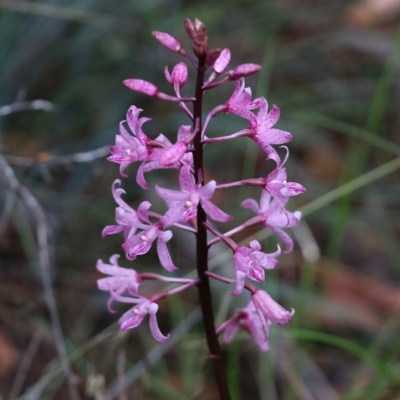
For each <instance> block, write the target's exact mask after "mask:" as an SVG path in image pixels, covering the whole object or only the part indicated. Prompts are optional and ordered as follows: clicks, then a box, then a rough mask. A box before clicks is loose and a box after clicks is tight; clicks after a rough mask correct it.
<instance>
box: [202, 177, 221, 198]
mask: <svg viewBox="0 0 400 400" xmlns="http://www.w3.org/2000/svg"><path fill="white" fill-rule="evenodd" d="M216 186H217V183H216V182H215V181H210V182H208V183H207V184H206V185H204V186H202V187H201V188H199V190H198V192H199V196H200V198H201V199H202V200H210V199H211V197H212V196H213V194H214V192H215V187H216Z"/></svg>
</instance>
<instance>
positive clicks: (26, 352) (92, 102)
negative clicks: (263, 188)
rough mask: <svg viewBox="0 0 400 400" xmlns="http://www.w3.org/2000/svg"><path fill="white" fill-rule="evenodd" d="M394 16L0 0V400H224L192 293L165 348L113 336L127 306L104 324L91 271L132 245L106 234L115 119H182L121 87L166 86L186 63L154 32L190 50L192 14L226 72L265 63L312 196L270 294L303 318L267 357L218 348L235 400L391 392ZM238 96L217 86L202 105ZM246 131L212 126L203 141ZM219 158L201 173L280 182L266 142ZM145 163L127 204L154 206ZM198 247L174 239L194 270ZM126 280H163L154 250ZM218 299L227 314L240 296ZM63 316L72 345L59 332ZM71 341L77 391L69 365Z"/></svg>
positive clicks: (239, 1) (384, 11)
mask: <svg viewBox="0 0 400 400" xmlns="http://www.w3.org/2000/svg"><path fill="white" fill-rule="evenodd" d="M399 11H400V3H399V2H398V1H396V0H392V1H390V0H385V1H383V0H376V1H373V0H364V1H361V2H357V3H356V2H354V1H335V2H333V1H332V2H329V1H325V2H320V1H316V0H314V1H313V0H309V1H300V0H289V1H285V2H279V1H251V0H234V1H232V0H231V1H220V2H215V1H211V0H203V1H202V2H190V1H183V0H181V1H179V0H165V1H161V0H158V1H157V0H149V1H134V0H131V1H128V0H120V1H118V2H110V1H106V0H58V1H56V0H54V1H51V0H48V1H45V0H41V1H25V0H14V1H12V0H0V38H1V39H0V146H1V147H0V151H1V154H2V157H1V160H2V161H1V165H0V197H1V215H0V397H1V398H2V399H16V398H20V399H22V398H24V399H69V398H73V395H72V394H71V393H73V390H72V391H71V387H74V386H75V387H76V388H77V392H78V393H79V397H80V398H82V399H96V400H100V399H110V398H116V399H120V400H126V399H128V398H129V399H170V398H171V399H211V400H212V399H216V398H217V397H216V393H215V390H214V388H213V382H212V377H211V371H209V370H208V367H206V366H205V365H208V364H207V362H206V359H205V357H206V355H207V353H206V345H205V342H204V338H203V336H202V328H201V324H200V315H199V311H198V309H197V306H196V292H195V290H193V291H191V292H190V293H188V294H185V295H184V296H182V297H181V298H180V299H172V300H171V301H169V302H167V301H165V302H163V303H162V306H161V309H160V324H161V329H162V331H163V332H165V333H166V332H172V340H170V341H169V342H167V343H166V344H163V345H160V344H158V343H156V342H155V341H154V340H153V338H151V337H150V335H149V330H148V326H147V323H144V324H143V326H141V327H140V328H138V329H136V330H134V331H129V332H127V333H124V334H122V333H121V332H119V330H118V327H117V325H116V321H117V319H118V315H120V313H119V314H109V313H108V312H107V310H106V301H107V295H106V294H105V293H102V292H99V291H98V290H97V288H96V280H97V279H98V278H99V277H100V274H98V273H97V271H96V270H95V264H96V260H97V259H99V258H101V259H103V260H104V261H106V260H107V259H108V258H109V256H110V255H112V254H114V253H118V252H121V249H120V244H121V237H108V238H106V239H102V238H101V230H102V229H103V227H104V226H105V225H108V224H112V223H113V219H114V208H115V204H114V201H113V199H112V196H111V193H110V187H111V183H112V182H113V180H114V179H115V178H116V177H117V176H118V167H117V166H116V165H115V164H113V165H110V164H109V163H107V161H106V160H105V156H106V154H107V148H108V146H109V145H111V144H112V143H113V141H114V136H115V134H116V133H117V131H118V123H119V121H120V120H121V119H124V118H125V113H126V110H127V109H128V107H129V105H131V104H135V105H136V106H138V107H140V108H143V109H144V110H145V111H144V113H143V114H144V115H146V116H149V117H151V118H152V121H151V122H149V123H147V124H146V129H145V131H146V132H147V133H148V134H149V135H151V134H154V135H156V134H158V133H160V132H162V133H164V134H165V135H167V136H170V137H171V136H172V137H174V135H175V133H176V128H177V126H178V125H179V124H180V123H182V122H181V121H182V117H183V114H182V113H181V112H180V111H179V109H178V107H176V106H174V105H169V104H165V103H161V102H159V101H154V100H153V99H150V98H147V97H145V96H142V95H139V94H135V93H132V92H129V91H128V90H126V89H125V88H124V87H123V86H122V85H121V81H122V80H123V79H126V78H133V77H138V78H142V79H146V80H150V81H152V82H155V83H157V84H158V85H160V87H162V88H163V89H165V90H166V91H169V90H170V89H168V88H167V84H166V83H165V80H164V78H163V72H162V70H163V68H164V66H165V65H169V66H170V67H172V66H173V65H174V64H175V63H176V62H178V61H181V60H180V59H179V58H178V57H177V56H175V55H174V54H171V53H169V52H168V51H167V50H166V49H164V48H162V47H161V46H159V45H158V44H157V43H156V42H155V41H154V39H153V38H152V36H151V31H152V30H160V31H166V32H169V33H171V34H172V35H174V36H175V37H177V38H179V39H180V40H182V42H183V43H186V44H188V41H185V39H184V36H185V35H184V29H183V20H184V18H185V17H189V18H191V19H193V18H195V17H197V18H199V19H200V20H202V21H203V22H204V23H205V24H206V26H207V27H208V31H209V36H210V38H211V46H212V47H229V48H230V49H231V51H232V54H233V57H232V63H231V65H237V64H239V63H243V62H256V63H260V64H262V65H263V70H262V73H261V74H260V75H258V76H257V77H252V79H248V80H247V82H248V84H250V85H252V87H253V92H254V93H255V94H256V95H257V96H260V95H264V96H265V97H266V98H267V99H268V101H269V102H270V104H277V105H278V106H279V107H280V108H281V112H282V117H281V120H280V122H279V127H280V128H282V129H285V130H288V131H290V132H292V133H293V137H294V139H293V142H292V143H291V160H290V163H289V165H287V169H288V175H289V178H290V180H291V181H297V182H300V183H302V184H303V185H304V186H305V187H306V188H307V192H306V193H305V194H303V195H302V196H300V197H298V198H295V200H291V203H290V205H289V209H291V210H292V211H293V210H296V209H300V210H302V211H303V212H304V222H303V224H302V225H301V226H300V227H299V228H297V229H295V230H294V231H293V234H292V236H294V237H295V242H296V245H295V246H296V250H295V251H294V253H292V254H291V255H286V256H281V257H280V263H279V264H278V267H277V269H276V270H275V271H271V272H269V273H268V274H267V281H266V284H265V288H266V289H267V290H268V291H269V292H270V293H271V295H273V296H274V297H275V298H278V299H279V300H280V301H281V303H282V304H284V305H285V306H286V307H287V308H291V307H294V308H295V309H296V315H295V318H294V320H293V322H292V323H291V324H289V325H288V326H285V327H283V328H279V327H276V326H274V327H272V328H271V338H270V345H271V351H270V352H268V353H266V354H260V353H259V351H258V349H257V348H256V347H255V345H254V343H253V342H252V341H251V340H249V337H248V336H247V335H245V334H243V335H240V336H238V337H237V338H236V340H235V341H234V343H233V344H231V345H230V346H227V347H226V356H227V359H228V361H229V371H228V373H229V379H230V384H231V388H232V393H233V398H234V399H240V398H249V399H250V398H251V399H263V400H267V399H268V400H280V399H284V400H291V399H293V400H294V399H301V400H303V399H304V400H312V399H321V400H336V399H340V400H350V399H352V400H355V399H360V400H361V399H368V400H373V399H385V400H389V399H398V398H399V397H400V381H399V376H400V364H399V354H400V341H399V340H398V336H399V328H400V319H399V317H398V315H399V305H400V292H399V283H400V269H399V265H400V252H399V244H398V243H399V226H398V221H399V217H400V204H399V196H400V186H399V178H400V174H399V168H400V142H399V135H398V130H399V127H400V118H399V113H398V109H399V102H400V96H399V95H398V93H399V88H400V75H399V51H400V30H399V28H398V27H399V21H400V14H399ZM231 91H232V86H230V87H224V88H223V89H221V90H220V91H215V92H214V93H213V96H209V97H208V99H207V101H208V103H207V106H206V109H210V107H212V106H214V105H216V104H219V102H223V101H224V100H225V99H226V98H227V97H228V96H229V95H230V93H231ZM185 93H190V87H189V88H188V89H187V91H186V92H185ZM38 99H39V100H43V101H41V102H35V103H31V102H32V101H33V100H38ZM26 102H29V103H26ZM8 106H9V107H8ZM25 108H29V109H28V110H24V109H25ZM32 108H38V109H35V110H32ZM242 123H243V121H241V120H240V119H238V118H235V117H232V116H231V117H229V118H228V117H221V118H219V119H215V121H213V122H212V124H211V125H210V129H211V130H210V134H212V132H214V133H222V132H223V133H226V134H229V133H232V132H234V131H236V130H237V129H238V128H240V127H241V126H242V125H241V124H242ZM223 146H224V147H223ZM227 146H228V145H227V144H224V145H215V146H210V147H209V148H207V157H208V161H207V162H208V167H209V171H208V174H209V177H210V178H211V177H213V178H215V179H216V180H217V181H227V180H231V179H232V180H233V179H239V178H240V177H251V176H265V175H266V174H267V172H268V171H269V168H270V165H269V164H268V163H265V160H264V156H263V154H261V153H260V152H258V153H255V152H256V150H257V149H256V147H255V146H252V145H251V144H247V142H245V141H243V142H241V141H240V140H239V141H237V142H233V143H229V147H227ZM228 151H229V157H227V154H228ZM77 153H78V154H77ZM81 153H83V155H82V154H81ZM85 157H86V158H85ZM82 158H83V160H82ZM135 168H136V167H130V169H129V171H128V173H129V175H130V178H129V180H125V181H124V188H126V190H127V196H126V198H127V200H128V201H129V202H130V203H131V204H132V206H137V204H138V202H140V201H141V200H142V199H144V196H148V194H147V193H144V192H143V191H140V190H139V189H138V188H137V187H136V185H135V182H134V176H135ZM13 174H14V175H13ZM156 176H157V177H160V176H162V179H163V180H164V181H165V182H164V183H162V184H161V186H164V187H166V186H168V182H167V180H168V179H169V175H168V173H161V174H157V173H153V174H149V181H150V183H151V182H153V183H154V182H155V179H159V178H156ZM150 195H151V196H153V194H150ZM250 195H251V196H256V197H257V196H258V195H259V194H258V192H256V191H235V190H233V189H232V191H227V192H224V193H221V195H220V197H219V198H218V204H219V205H220V206H222V207H223V208H224V210H228V211H230V212H234V213H235V219H236V220H240V219H241V218H245V216H246V215H247V214H246V211H244V210H239V209H238V205H239V202H240V200H241V199H244V198H246V197H249V196H250ZM35 199H36V200H37V203H35ZM151 201H156V200H155V199H154V198H151ZM160 205H161V203H160ZM46 228H47V229H48V233H49V235H48V237H49V241H48V243H46V242H43V236H41V234H43V229H46ZM250 234H254V237H256V238H258V239H259V240H261V239H262V240H263V244H264V245H265V246H267V245H268V246H271V248H275V245H276V241H274V240H275V239H272V238H271V240H269V239H268V238H267V236H268V232H266V231H261V232H259V233H256V232H246V236H243V237H242V238H241V239H243V240H246V241H248V239H249V235H250ZM182 243H184V244H185V245H184V246H182ZM191 247H192V244H191V242H190V241H189V240H188V239H185V237H183V236H179V235H178V234H177V235H176V236H175V237H174V239H173V240H172V241H171V251H172V256H173V259H174V260H175V261H176V263H177V264H178V265H180V266H181V268H180V272H181V273H182V274H186V273H188V272H189V271H190V270H191V269H192V267H191V265H192V262H193V261H192V256H191V253H190V250H191ZM47 250H48V252H46V251H47ZM229 257H230V252H225V248H224V247H223V246H221V248H220V249H219V250H218V251H217V252H216V253H215V254H212V255H211V265H213V266H215V267H218V268H223V269H224V271H227V270H231V269H232V265H231V261H230V258H229ZM122 262H123V263H124V261H122ZM124 265H125V266H128V265H129V263H127V262H125V263H124ZM135 269H137V270H139V271H144V270H146V271H148V270H155V271H156V270H158V271H159V270H160V267H159V265H158V263H157V258H156V256H155V255H154V254H150V255H148V256H146V257H142V258H139V259H138V260H137V261H135ZM50 283H51V284H50ZM215 289H216V293H218V295H217V297H216V298H215V309H216V311H217V318H218V321H222V320H223V319H224V318H225V317H226V316H227V315H230V313H231V312H232V311H233V310H234V309H235V307H237V306H242V305H243V303H241V302H240V300H238V299H234V300H232V299H231V298H230V297H229V296H227V293H228V291H226V290H225V288H224V287H222V289H221V286H218V285H217V286H216V287H215ZM149 290H150V291H151V290H152V288H151V287H150V288H149ZM55 305H56V307H57V308H55ZM57 311H58V316H59V321H60V331H62V333H63V336H62V337H61V336H60V337H57V336H56V339H55V337H54V332H56V333H57V332H58V331H59V330H58V326H57ZM119 311H121V310H119ZM63 348H65V350H66V352H67V353H68V355H69V360H70V363H71V368H72V372H73V377H74V378H73V379H75V381H74V382H72V380H71V379H69V383H68V380H66V379H65V375H66V374H65V372H67V375H68V365H64V372H63V367H62V366H60V363H59V354H60V353H62V352H63ZM76 398H77V397H76Z"/></svg>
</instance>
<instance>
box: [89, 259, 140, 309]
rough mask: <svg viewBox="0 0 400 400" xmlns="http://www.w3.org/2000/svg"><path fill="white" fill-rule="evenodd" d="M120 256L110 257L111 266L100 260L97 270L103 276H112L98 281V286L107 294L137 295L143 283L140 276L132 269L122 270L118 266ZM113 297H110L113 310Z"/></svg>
mask: <svg viewBox="0 0 400 400" xmlns="http://www.w3.org/2000/svg"><path fill="white" fill-rule="evenodd" d="M119 257H120V256H119V254H114V255H113V256H111V257H110V264H106V263H104V262H103V261H102V260H98V261H97V264H96V268H97V270H98V271H100V272H102V273H103V274H106V275H110V276H108V277H106V278H101V279H98V280H97V286H98V288H99V289H100V290H105V291H107V292H115V293H117V294H122V293H124V292H129V293H130V294H134V295H136V294H137V290H138V287H139V284H140V283H141V282H142V280H141V278H140V275H139V274H138V273H137V272H136V271H135V270H134V269H130V268H122V267H120V266H119V265H118V258H119ZM112 301H113V297H110V300H109V302H108V309H109V310H110V311H112V309H111V303H112Z"/></svg>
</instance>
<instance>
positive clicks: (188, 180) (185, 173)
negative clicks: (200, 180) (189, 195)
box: [179, 165, 195, 192]
mask: <svg viewBox="0 0 400 400" xmlns="http://www.w3.org/2000/svg"><path fill="white" fill-rule="evenodd" d="M193 179H194V178H193V175H192V173H191V172H190V166H189V165H184V166H183V167H182V168H181V170H180V172H179V184H180V186H181V189H182V190H184V191H186V192H192V191H194V190H195V186H194V181H193Z"/></svg>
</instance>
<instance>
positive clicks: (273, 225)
mask: <svg viewBox="0 0 400 400" xmlns="http://www.w3.org/2000/svg"><path fill="white" fill-rule="evenodd" d="M242 207H245V208H249V209H250V210H252V211H254V212H255V213H256V214H258V215H259V216H261V217H262V218H263V223H264V225H265V226H267V227H268V228H269V229H271V230H272V231H273V232H275V233H276V234H277V235H278V236H279V237H280V238H281V239H282V241H283V242H284V243H285V246H286V250H285V253H289V252H291V251H292V249H293V241H292V239H291V238H290V236H289V235H288V234H287V233H286V232H284V231H283V230H282V229H281V228H289V227H293V226H297V225H298V224H299V223H300V219H301V212H300V211H295V212H294V213H292V212H290V211H287V210H286V209H285V208H284V207H282V205H281V203H280V201H279V200H272V197H271V195H270V193H268V192H267V191H266V190H263V191H262V194H261V200H260V205H258V204H257V202H256V201H255V200H254V199H246V200H244V201H243V202H242Z"/></svg>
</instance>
